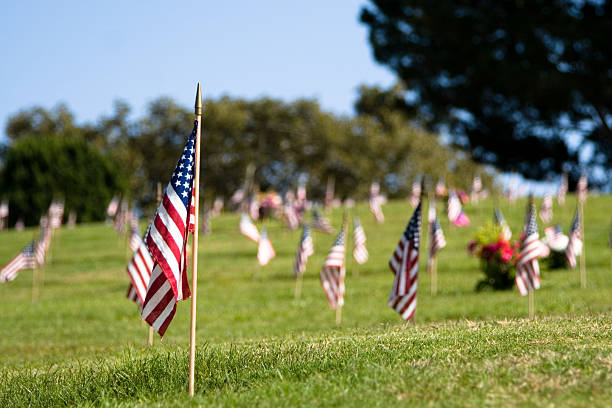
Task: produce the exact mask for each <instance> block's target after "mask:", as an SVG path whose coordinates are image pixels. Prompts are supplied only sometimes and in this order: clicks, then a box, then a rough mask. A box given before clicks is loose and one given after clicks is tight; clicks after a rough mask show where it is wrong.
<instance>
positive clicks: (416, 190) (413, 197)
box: [408, 177, 422, 207]
mask: <svg viewBox="0 0 612 408" xmlns="http://www.w3.org/2000/svg"><path fill="white" fill-rule="evenodd" d="M421 180H422V177H417V179H416V180H415V181H414V183H412V192H411V193H410V198H409V199H408V200H409V201H410V205H411V206H412V207H416V206H417V205H418V204H419V203H420V202H421Z"/></svg>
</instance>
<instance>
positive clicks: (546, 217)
mask: <svg viewBox="0 0 612 408" xmlns="http://www.w3.org/2000/svg"><path fill="white" fill-rule="evenodd" d="M552 217H553V199H552V196H551V195H550V194H546V195H545V196H544V199H543V200H542V206H540V219H541V220H542V222H544V223H548V222H550V220H552Z"/></svg>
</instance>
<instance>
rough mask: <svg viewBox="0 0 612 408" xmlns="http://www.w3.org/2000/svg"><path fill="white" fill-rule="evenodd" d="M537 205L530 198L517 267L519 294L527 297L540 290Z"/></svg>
mask: <svg viewBox="0 0 612 408" xmlns="http://www.w3.org/2000/svg"><path fill="white" fill-rule="evenodd" d="M535 212H536V211H535V204H534V203H533V198H530V200H529V204H528V207H527V217H526V219H527V223H526V226H525V232H524V235H523V238H522V240H521V253H520V258H519V261H518V263H517V265H516V279H515V282H516V287H517V289H518V291H519V293H520V294H521V295H523V296H525V295H526V294H527V293H529V292H530V291H532V290H535V289H539V288H540V265H539V263H538V257H539V256H540V255H541V246H542V244H541V242H540V239H539V235H538V227H537V221H536V214H535Z"/></svg>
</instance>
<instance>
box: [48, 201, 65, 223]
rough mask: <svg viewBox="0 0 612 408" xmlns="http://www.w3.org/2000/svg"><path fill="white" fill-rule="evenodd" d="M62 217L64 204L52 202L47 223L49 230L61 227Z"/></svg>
mask: <svg viewBox="0 0 612 408" xmlns="http://www.w3.org/2000/svg"><path fill="white" fill-rule="evenodd" d="M63 216H64V202H63V201H53V202H52V203H51V205H50V206H49V223H50V225H51V229H56V228H59V227H60V226H61V225H62V217H63Z"/></svg>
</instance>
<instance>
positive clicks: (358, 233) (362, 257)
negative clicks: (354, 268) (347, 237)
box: [353, 217, 368, 264]
mask: <svg viewBox="0 0 612 408" xmlns="http://www.w3.org/2000/svg"><path fill="white" fill-rule="evenodd" d="M353 258H355V261H356V262H357V263H358V264H364V263H366V261H367V260H368V250H367V248H366V235H365V231H364V230H363V227H362V226H361V223H360V222H359V217H354V218H353Z"/></svg>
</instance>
